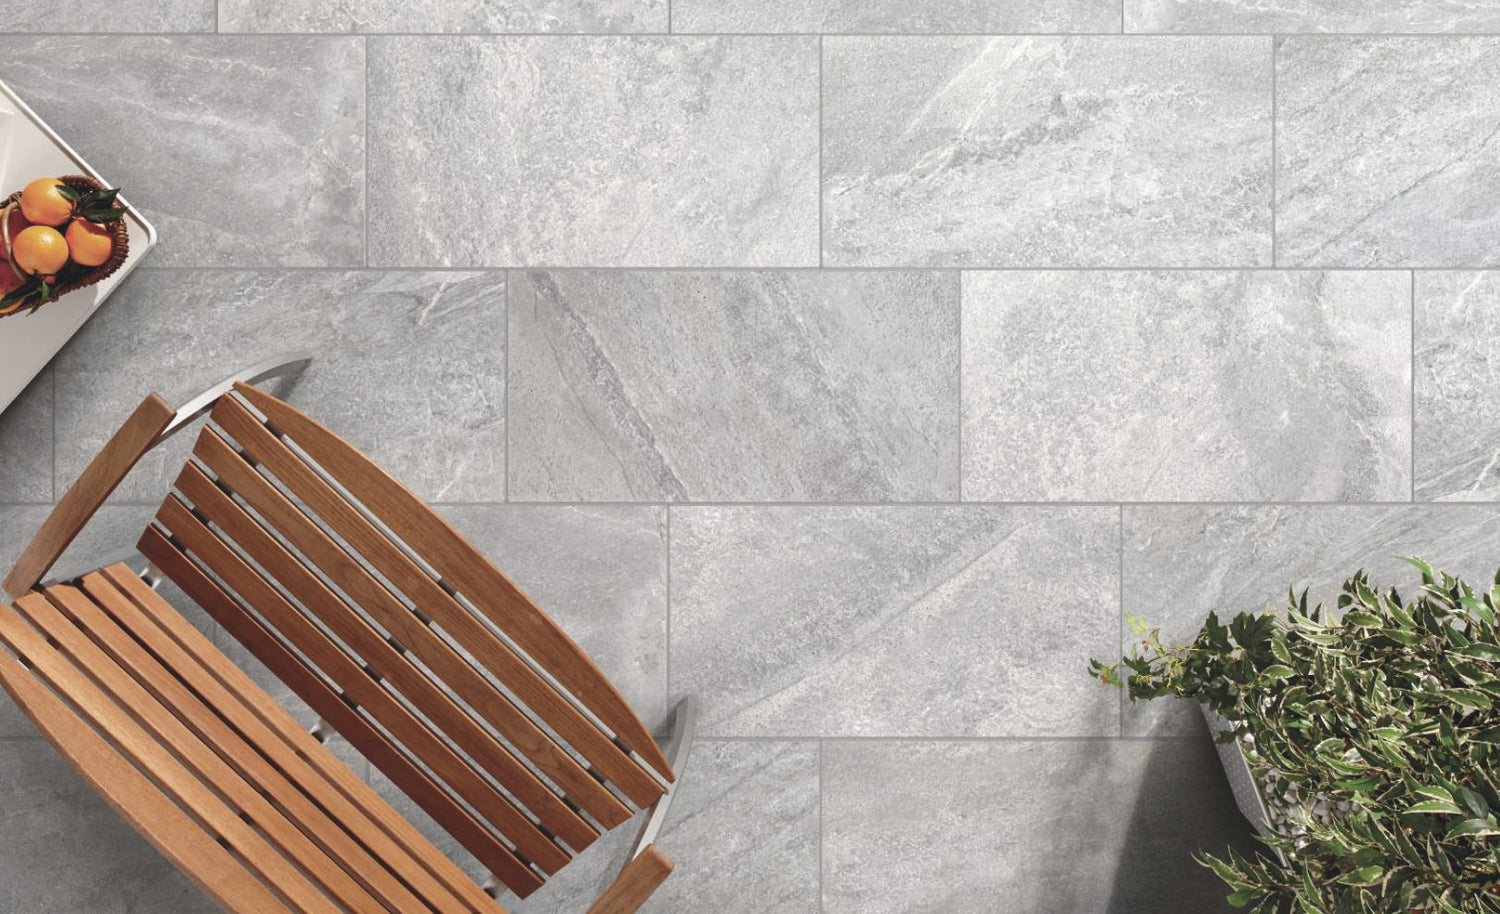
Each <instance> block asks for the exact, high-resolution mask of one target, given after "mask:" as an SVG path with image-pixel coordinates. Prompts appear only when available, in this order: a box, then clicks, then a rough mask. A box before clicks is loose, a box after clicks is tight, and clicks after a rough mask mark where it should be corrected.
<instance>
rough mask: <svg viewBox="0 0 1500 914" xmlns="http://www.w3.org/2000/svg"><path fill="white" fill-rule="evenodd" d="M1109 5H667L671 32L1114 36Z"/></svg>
mask: <svg viewBox="0 0 1500 914" xmlns="http://www.w3.org/2000/svg"><path fill="white" fill-rule="evenodd" d="M1119 30H1120V4H1119V3H1118V2H1116V0H919V2H913V0H674V2H673V4H672V31H674V32H825V33H829V34H837V33H840V32H889V33H893V34H895V33H905V34H919V33H923V32H974V33H978V34H1024V33H1027V32H1118V31H1119Z"/></svg>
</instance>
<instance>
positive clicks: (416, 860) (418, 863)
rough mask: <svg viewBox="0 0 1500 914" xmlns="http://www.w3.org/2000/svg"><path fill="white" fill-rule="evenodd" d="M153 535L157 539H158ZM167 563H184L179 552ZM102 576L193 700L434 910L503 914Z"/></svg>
mask: <svg viewBox="0 0 1500 914" xmlns="http://www.w3.org/2000/svg"><path fill="white" fill-rule="evenodd" d="M152 534H153V535H154V536H155V537H159V534H155V533H154V531H152ZM161 542H164V541H161ZM167 548H170V547H167ZM170 555H171V556H173V557H175V559H176V560H178V561H183V562H185V561H186V560H185V559H182V558H181V556H180V554H179V553H177V552H176V550H172V551H171V553H170ZM160 564H161V563H158V565H159V566H160ZM103 574H104V576H105V577H106V578H108V579H109V581H110V582H111V583H112V584H114V585H115V586H116V587H118V588H119V590H120V591H121V592H122V593H124V594H125V595H126V596H128V597H129V598H130V600H131V603H132V604H133V605H134V606H135V608H136V610H137V611H138V612H139V613H140V616H141V618H142V619H143V620H144V623H149V624H135V625H132V626H131V627H132V629H133V631H135V633H136V634H137V636H138V637H140V638H142V639H143V641H144V643H145V644H146V646H147V647H148V648H150V649H151V651H152V652H153V653H154V654H156V656H158V657H161V658H162V659H163V660H164V661H165V662H166V663H167V665H168V666H170V667H171V668H172V669H173V670H174V671H175V672H176V673H177V674H178V675H179V676H182V677H183V678H184V681H185V682H187V683H188V685H189V686H191V687H192V688H193V690H194V691H195V692H197V693H198V694H199V695H202V696H205V697H206V698H208V699H209V700H210V703H211V704H213V705H214V706H215V707H216V708H217V709H219V711H220V712H221V713H223V714H225V715H226V717H227V719H228V720H229V722H230V723H231V724H233V725H234V726H235V727H236V728H237V729H238V730H239V731H240V732H241V733H243V734H245V735H246V738H247V739H249V740H250V741H251V742H253V743H255V744H256V746H257V747H258V748H260V750H261V751H263V752H266V753H267V754H268V756H269V758H270V759H271V761H272V762H273V763H275V764H276V765H277V766H279V767H280V768H282V769H283V770H284V771H286V772H287V773H288V775H289V776H290V777H292V778H294V779H295V780H296V781H297V783H298V784H300V785H302V786H303V788H304V789H305V790H307V791H308V792H309V793H310V794H311V795H313V796H315V797H317V798H318V801H319V802H320V803H321V804H322V805H324V806H325V807H327V808H328V810H329V812H330V813H331V814H332V815H334V816H335V817H336V818H338V819H339V820H340V821H341V822H343V823H344V824H345V827H346V828H348V829H349V830H350V832H351V833H352V834H354V835H356V836H358V837H359V838H360V840H361V841H363V842H365V843H366V844H368V845H369V847H370V849H371V851H372V852H373V853H375V854H376V855H377V856H379V857H380V858H381V859H382V860H383V861H384V862H385V863H386V864H387V865H389V866H391V867H392V869H393V870H394V871H395V872H396V874H397V875H398V876H400V877H401V878H402V879H403V880H404V881H405V882H406V883H407V884H408V885H410V886H412V887H413V889H415V890H416V891H418V892H419V893H421V895H422V896H423V897H424V898H425V899H427V900H428V902H429V903H430V904H431V905H432V906H433V907H434V908H435V909H436V910H438V911H442V912H445V914H446V912H449V911H453V910H457V909H458V908H459V907H463V908H466V909H467V910H468V911H470V912H472V914H504V909H502V908H501V907H500V906H499V905H498V904H497V903H496V902H495V900H494V899H492V898H491V897H490V896H489V895H488V894H487V893H485V892H484V891H483V890H482V889H480V888H479V886H478V885H476V884H475V882H474V880H472V879H470V878H469V877H468V876H467V875H466V874H465V873H464V872H463V871H462V870H460V869H459V868H458V867H457V866H456V865H455V864H454V863H453V862H452V861H451V860H449V859H448V857H447V856H446V855H444V854H443V853H442V852H440V851H439V850H438V849H437V848H436V847H434V846H433V845H432V842H430V841H429V840H427V839H426V838H425V837H423V836H422V835H421V833H419V832H418V831H417V830H416V828H414V827H413V826H412V825H411V823H410V822H407V821H406V819H404V818H402V817H401V815H400V814H398V813H397V812H396V811H395V810H394V809H392V808H391V806H390V804H389V803H387V802H386V801H385V799H384V798H383V797H381V796H380V795H379V794H378V793H376V792H375V791H374V789H373V788H371V787H370V785H368V784H366V783H365V782H364V781H363V780H362V779H360V778H359V777H358V776H357V775H355V774H354V772H352V771H350V770H349V768H348V767H347V766H345V765H344V764H343V763H342V762H340V761H339V760H338V759H337V758H336V757H334V755H333V753H331V752H329V751H328V750H327V748H326V747H324V746H323V745H322V744H321V743H319V742H318V741H317V740H316V739H315V738H313V736H312V735H311V734H309V733H308V732H307V731H306V730H304V729H303V728H302V725H301V724H300V723H298V722H297V720H296V718H294V717H292V716H291V714H289V713H288V712H287V711H286V709H285V708H283V707H282V706H281V705H279V704H277V703H276V702H275V701H274V700H272V699H271V697H270V696H269V695H267V694H266V693H265V691H264V690H263V689H262V688H261V687H260V686H259V685H257V684H256V683H255V682H254V681H252V680H251V679H250V677H249V676H247V675H245V673H244V671H242V670H241V669H240V668H239V667H237V666H235V665H234V664H232V663H231V662H230V661H229V658H227V657H225V656H224V655H223V654H222V653H221V652H220V651H219V650H218V648H216V647H214V645H213V644H211V643H210V642H209V640H208V639H207V638H206V637H204V635H203V633H202V632H200V631H198V630H197V629H196V628H194V627H193V626H192V625H190V624H188V622H187V620H185V619H183V618H182V616H181V615H179V614H178V613H177V611H176V610H175V609H173V608H172V607H171V606H169V605H167V604H166V603H165V602H164V601H163V600H162V599H161V598H160V597H159V596H158V595H157V594H156V592H155V591H153V590H152V589H151V588H150V587H148V586H146V584H145V582H144V581H142V580H141V579H140V578H139V577H137V576H136V574H135V573H134V572H133V571H131V570H130V569H129V568H127V567H126V566H124V565H112V566H110V567H109V568H106V569H104V571H103ZM85 581H87V579H85Z"/></svg>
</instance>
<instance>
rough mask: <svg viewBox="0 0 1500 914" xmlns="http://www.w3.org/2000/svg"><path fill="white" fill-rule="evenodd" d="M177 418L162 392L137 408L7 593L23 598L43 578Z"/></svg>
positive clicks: (11, 578)
mask: <svg viewBox="0 0 1500 914" xmlns="http://www.w3.org/2000/svg"><path fill="white" fill-rule="evenodd" d="M175 415H176V412H175V411H174V410H173V409H172V407H171V405H170V404H168V403H167V401H166V400H163V399H162V398H161V397H158V396H157V395H156V394H150V395H149V396H147V397H146V399H145V400H144V401H142V402H141V405H140V406H137V407H136V408H135V412H133V413H131V414H130V418H128V419H126V420H125V424H124V425H122V426H120V429H119V430H118V431H116V432H115V434H114V436H113V437H111V438H110V439H109V441H108V443H106V444H105V445H104V449H103V450H101V451H100V452H99V453H98V454H96V455H95V456H94V459H93V460H92V461H90V462H89V465H88V467H87V468H86V469H84V471H83V473H82V475H80V476H79V477H78V479H77V481H75V482H74V483H73V485H72V486H70V487H69V488H68V491H67V494H65V495H64V496H63V497H62V498H60V499H58V502H57V507H55V508H53V509H52V513H51V514H50V515H48V516H47V520H46V521H45V522H43V523H42V528H41V529H40V530H38V531H37V534H36V536H35V537H34V538H33V539H32V540H31V544H30V545H28V546H27V547H26V551H25V552H22V553H21V558H20V559H19V560H18V561H17V562H16V567H15V568H14V569H12V570H11V573H10V574H9V575H8V576H7V577H6V578H5V592H6V593H8V594H10V595H11V596H12V597H19V596H20V595H21V594H23V593H26V592H27V591H28V590H30V589H31V588H33V587H35V586H36V585H37V583H38V582H40V581H41V580H42V578H43V577H44V576H45V575H46V574H47V569H49V568H51V567H52V564H53V563H54V562H56V561H57V559H58V557H59V556H61V555H62V554H63V553H64V552H66V551H67V549H68V545H69V544H70V543H72V542H73V539H74V537H76V536H78V531H80V530H82V529H83V525H84V524H86V523H88V521H89V518H91V517H93V516H94V512H95V511H98V510H99V506H100V505H102V504H104V500H105V499H106V498H108V497H109V493H111V492H113V491H114V490H115V487H116V486H118V485H119V484H120V480H122V479H124V478H125V476H126V474H128V473H129V472H130V470H131V468H132V467H134V466H135V465H136V463H137V462H139V461H140V459H141V456H142V455H143V454H145V453H146V451H148V450H150V449H151V445H152V444H154V443H155V442H156V439H157V436H159V435H160V434H161V433H162V431H163V430H164V429H166V427H167V426H168V425H169V424H171V422H172V418H173V417H174V416H175Z"/></svg>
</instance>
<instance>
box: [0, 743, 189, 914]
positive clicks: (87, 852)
mask: <svg viewBox="0 0 1500 914" xmlns="http://www.w3.org/2000/svg"><path fill="white" fill-rule="evenodd" d="M0 783H4V784H5V802H4V803H3V804H0V847H4V848H5V853H4V854H0V911H14V912H22V911H24V912H26V914H137V912H142V911H151V912H159V914H210V912H213V911H218V910H219V907H218V906H217V905H215V904H214V903H213V902H212V901H211V900H210V899H209V898H208V896H206V895H204V894H203V893H202V892H201V891H199V889H198V887H197V886H195V885H193V883H192V882H190V881H189V880H188V878H187V877H186V876H183V875H182V874H181V873H179V872H178V871H177V869H176V867H174V866H173V865H172V864H171V863H169V862H168V861H167V860H166V859H165V858H164V857H162V856H161V854H159V853H158V852H157V851H156V850H155V849H154V848H153V847H152V846H151V845H150V844H149V843H147V841H146V839H144V838H142V837H141V836H140V835H138V834H137V833H136V832H135V830H134V829H132V828H131V827H130V826H129V825H127V824H126V823H125V820H124V819H122V818H121V817H120V816H119V815H118V814H117V813H116V812H115V811H114V810H113V809H112V808H110V806H109V804H107V803H106V802H105V801H104V800H103V799H102V798H101V797H100V796H99V795H98V794H97V793H95V792H94V790H93V788H92V787H90V786H89V785H88V784H87V783H85V782H84V780H83V778H81V777H79V776H78V774H77V773H76V772H74V770H73V768H72V767H71V766H70V765H69V764H68V763H67V762H66V761H64V760H63V759H62V758H61V757H60V756H59V755H58V754H57V752H56V751H54V750H53V749H52V747H51V746H49V745H48V744H47V743H46V742H45V741H43V740H39V739H38V740H8V741H0Z"/></svg>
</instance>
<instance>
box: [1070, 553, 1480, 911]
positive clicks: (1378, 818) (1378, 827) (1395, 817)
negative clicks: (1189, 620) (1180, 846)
mask: <svg viewBox="0 0 1500 914" xmlns="http://www.w3.org/2000/svg"><path fill="white" fill-rule="evenodd" d="M1408 561H1410V562H1411V563H1412V564H1413V565H1415V566H1416V567H1417V568H1418V569H1419V570H1420V571H1421V572H1422V580H1423V587H1422V592H1421V595H1420V596H1419V597H1418V598H1417V599H1416V600H1415V601H1412V602H1403V601H1402V599H1401V597H1400V595H1399V594H1397V592H1396V591H1395V589H1391V590H1390V591H1388V592H1387V593H1383V594H1382V593H1379V592H1377V591H1376V590H1375V589H1374V588H1372V587H1371V585H1370V583H1369V581H1368V579H1367V578H1366V576H1365V574H1364V573H1363V572H1360V573H1358V574H1356V575H1355V576H1354V577H1353V578H1351V579H1349V580H1348V581H1347V582H1345V584H1344V587H1343V591H1342V593H1341V594H1340V595H1339V599H1338V607H1337V610H1336V611H1334V612H1325V611H1324V609H1323V607H1322V606H1317V607H1313V608H1311V609H1309V608H1308V605H1307V594H1306V593H1305V592H1304V593H1303V594H1302V596H1301V598H1300V599H1298V598H1297V597H1296V595H1295V594H1291V595H1289V606H1288V608H1287V613H1286V616H1285V618H1282V617H1280V616H1277V615H1274V614H1271V613H1266V614H1263V615H1258V616H1257V615H1252V614H1249V613H1241V614H1240V615H1238V616H1236V617H1235V618H1234V619H1233V620H1232V621H1231V622H1230V623H1229V625H1228V626H1227V627H1226V626H1225V625H1223V624H1222V623H1221V622H1220V621H1219V619H1218V617H1217V616H1216V615H1214V614H1210V615H1209V616H1208V619H1207V621H1206V622H1205V623H1204V626H1203V629H1202V630H1201V631H1200V632H1199V634H1198V636H1197V638H1196V639H1194V641H1193V642H1192V644H1190V645H1188V646H1186V647H1167V646H1165V645H1164V644H1163V643H1162V641H1161V635H1160V632H1159V631H1158V630H1156V629H1152V628H1149V627H1147V626H1145V625H1143V624H1141V623H1139V622H1137V621H1136V620H1132V624H1133V625H1135V626H1136V630H1137V632H1138V633H1139V634H1140V635H1141V638H1142V641H1141V645H1140V648H1137V649H1136V650H1134V651H1132V652H1131V656H1129V657H1125V658H1123V659H1122V661H1121V662H1120V663H1118V664H1114V665H1106V664H1103V663H1101V662H1099V661H1098V660H1095V661H1093V662H1092V663H1091V665H1090V669H1091V672H1092V673H1093V675H1094V676H1095V677H1096V678H1099V679H1101V680H1103V681H1104V682H1106V683H1110V684H1112V685H1117V686H1122V687H1123V688H1125V689H1126V690H1127V691H1128V693H1129V695H1130V698H1131V700H1132V701H1141V700H1148V699H1152V698H1158V697H1161V696H1165V695H1176V696H1181V697H1184V698H1192V699H1196V700H1198V701H1201V702H1203V703H1205V704H1206V705H1208V707H1209V708H1211V709H1213V710H1214V711H1216V712H1218V713H1219V715H1220V716H1222V717H1224V718H1225V719H1226V720H1228V721H1230V722H1231V723H1232V724H1233V727H1234V732H1233V734H1232V737H1231V736H1226V737H1225V738H1226V739H1228V738H1238V739H1239V741H1240V744H1241V747H1242V749H1243V750H1244V751H1245V755H1246V758H1247V759H1248V760H1249V762H1250V767H1251V770H1252V771H1253V772H1254V773H1255V776H1256V780H1257V782H1258V783H1259V784H1260V785H1261V786H1262V788H1263V792H1265V793H1268V794H1273V796H1268V797H1267V799H1268V801H1269V802H1271V804H1272V806H1273V808H1275V809H1276V810H1278V813H1279V815H1280V816H1281V819H1282V820H1281V821H1280V822H1274V823H1273V827H1274V828H1275V831H1274V833H1272V834H1269V835H1266V836H1264V837H1262V839H1261V840H1262V841H1263V842H1264V843H1265V844H1266V845H1267V846H1268V847H1269V848H1270V849H1271V850H1273V851H1276V852H1278V853H1276V854H1266V855H1256V856H1254V857H1245V856H1242V855H1240V854H1237V853H1234V852H1232V851H1231V853H1230V855H1229V857H1228V858H1227V859H1223V858H1218V857H1214V856H1210V855H1204V856H1203V857H1202V858H1201V862H1202V863H1203V864H1204V865H1205V866H1208V867H1210V868H1211V869H1213V871H1214V872H1215V873H1217V874H1218V876H1219V878H1221V879H1222V880H1223V881H1224V882H1225V884H1227V885H1228V886H1229V888H1230V892H1231V893H1230V895H1229V901H1230V903H1231V904H1233V905H1235V906H1236V907H1242V908H1246V909H1247V910H1249V911H1251V912H1253V914H1293V912H1295V914H1357V912H1372V914H1385V912H1391V914H1395V912H1400V914H1417V912H1420V914H1439V912H1442V914H1492V912H1500V823H1497V816H1500V640H1497V636H1496V612H1497V606H1500V575H1497V576H1496V585H1495V586H1494V587H1492V588H1491V589H1490V590H1489V591H1488V592H1486V593H1483V594H1479V595H1476V594H1475V593H1474V592H1473V590H1472V588H1471V587H1470V586H1469V585H1468V584H1465V583H1464V582H1463V581H1460V580H1458V579H1456V578H1453V577H1450V576H1448V575H1446V574H1436V573H1434V572H1433V571H1432V569H1431V568H1430V567H1428V565H1427V564H1426V563H1425V562H1423V561H1421V560H1420V559H1408ZM1142 649H1144V650H1142Z"/></svg>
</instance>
